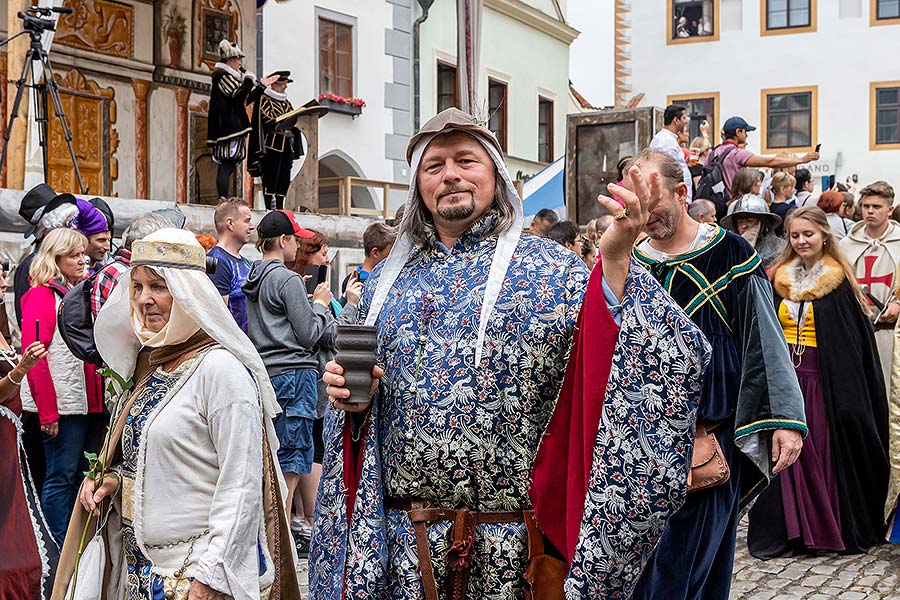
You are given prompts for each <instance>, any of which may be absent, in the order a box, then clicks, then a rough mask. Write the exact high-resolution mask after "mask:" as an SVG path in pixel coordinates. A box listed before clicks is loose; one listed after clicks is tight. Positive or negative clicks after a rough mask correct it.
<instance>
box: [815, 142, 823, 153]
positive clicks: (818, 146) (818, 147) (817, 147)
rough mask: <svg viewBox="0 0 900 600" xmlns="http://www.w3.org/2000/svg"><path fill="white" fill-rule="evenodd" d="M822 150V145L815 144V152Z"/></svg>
mask: <svg viewBox="0 0 900 600" xmlns="http://www.w3.org/2000/svg"><path fill="white" fill-rule="evenodd" d="M821 149H822V144H816V152H818V151H819V150H821Z"/></svg>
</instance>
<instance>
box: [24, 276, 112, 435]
mask: <svg viewBox="0 0 900 600" xmlns="http://www.w3.org/2000/svg"><path fill="white" fill-rule="evenodd" d="M54 290H57V291H54ZM66 291H67V290H66V289H65V288H63V287H62V286H60V285H59V284H57V283H55V282H51V283H49V284H47V285H42V286H39V287H34V288H31V289H30V290H28V291H27V292H26V293H25V295H24V296H23V297H22V347H23V348H26V347H28V345H29V344H31V343H32V342H34V341H35V329H36V324H37V322H38V321H40V341H41V342H42V343H43V344H44V346H45V347H46V348H47V350H48V351H49V355H48V357H47V358H45V359H43V360H42V361H40V362H39V363H38V364H36V365H35V366H34V368H33V369H31V371H30V372H29V373H28V388H29V389H28V390H27V391H26V393H23V404H24V405H25V409H26V410H28V409H29V408H31V409H32V410H34V408H35V407H36V409H37V413H38V416H39V417H40V421H41V424H46V423H53V422H54V421H57V420H59V417H60V415H83V414H88V413H98V412H102V411H103V383H102V381H101V378H100V375H99V374H98V373H97V368H96V367H95V366H94V365H89V364H86V363H84V362H82V361H80V360H78V359H77V358H75V357H74V356H73V355H72V353H71V352H70V351H69V349H68V348H67V347H66V344H65V342H63V340H62V337H61V336H60V334H59V331H57V328H56V311H57V308H58V306H59V300H60V298H61V294H64V293H65V292H66ZM23 391H25V390H23ZM27 392H30V396H31V397H32V398H33V400H34V403H33V405H32V404H31V403H30V402H28V398H27V396H28V395H29V394H28V393H27Z"/></svg>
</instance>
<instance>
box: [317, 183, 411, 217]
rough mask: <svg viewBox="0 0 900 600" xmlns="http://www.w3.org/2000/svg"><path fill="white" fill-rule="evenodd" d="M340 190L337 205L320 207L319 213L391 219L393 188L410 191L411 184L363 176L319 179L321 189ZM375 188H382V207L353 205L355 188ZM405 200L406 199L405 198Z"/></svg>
mask: <svg viewBox="0 0 900 600" xmlns="http://www.w3.org/2000/svg"><path fill="white" fill-rule="evenodd" d="M335 187H337V190H338V205H337V207H336V208H335V207H322V206H320V207H319V211H318V212H319V213H321V214H325V215H340V216H342V217H348V216H361V217H382V218H384V219H389V218H391V217H393V215H394V211H393V210H391V208H390V197H391V191H392V190H398V191H402V192H408V191H409V185H408V184H405V183H394V182H392V181H377V180H375V179H363V178H361V177H323V178H321V179H319V191H320V194H321V191H322V188H335ZM354 187H356V188H366V189H367V188H375V189H380V190H381V193H382V197H381V202H382V207H381V208H363V207H360V206H353V188H354ZM404 200H405V199H404Z"/></svg>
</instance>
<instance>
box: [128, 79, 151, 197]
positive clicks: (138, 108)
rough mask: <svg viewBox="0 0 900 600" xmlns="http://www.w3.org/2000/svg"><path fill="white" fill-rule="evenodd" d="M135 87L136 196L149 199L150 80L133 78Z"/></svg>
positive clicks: (132, 83) (132, 84)
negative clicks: (148, 109) (148, 95)
mask: <svg viewBox="0 0 900 600" xmlns="http://www.w3.org/2000/svg"><path fill="white" fill-rule="evenodd" d="M131 87H132V88H133V89H134V194H135V195H134V197H135V198H140V199H143V200H146V199H147V197H148V196H147V175H148V173H147V117H148V114H147V94H148V93H149V92H150V82H149V81H146V80H144V79H132V80H131Z"/></svg>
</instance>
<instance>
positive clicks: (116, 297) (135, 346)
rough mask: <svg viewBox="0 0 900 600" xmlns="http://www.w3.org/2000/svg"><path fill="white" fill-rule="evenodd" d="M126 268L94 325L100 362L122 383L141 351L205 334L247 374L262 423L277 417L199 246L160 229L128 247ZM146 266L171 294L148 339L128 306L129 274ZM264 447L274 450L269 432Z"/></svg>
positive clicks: (268, 387)
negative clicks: (165, 316)
mask: <svg viewBox="0 0 900 600" xmlns="http://www.w3.org/2000/svg"><path fill="white" fill-rule="evenodd" d="M131 260H132V263H131V264H132V266H131V268H130V269H128V270H127V271H125V273H123V274H122V276H121V277H120V278H119V283H118V285H117V286H116V289H114V290H113V292H112V294H110V297H109V300H107V301H106V303H105V304H104V305H103V308H102V309H101V310H100V313H99V314H98V315H97V320H96V322H95V324H94V339H95V340H96V343H97V350H98V351H99V352H100V355H101V356H102V357H103V360H105V361H106V363H107V364H108V365H109V366H110V367H111V368H112V369H113V370H114V371H115V372H116V373H118V374H120V375H122V376H123V377H124V378H126V379H127V378H128V377H130V376H131V375H132V373H133V372H134V367H135V363H136V361H137V355H138V352H140V350H141V348H142V347H143V346H144V345H146V346H150V347H157V346H163V345H172V344H178V343H181V342H184V341H186V340H187V339H188V338H190V337H191V336H192V335H193V334H194V333H196V332H197V330H198V329H202V330H203V331H205V332H206V333H207V334H208V335H209V337H211V338H212V339H214V340H215V341H216V342H217V343H218V344H220V345H221V346H222V347H223V348H225V349H226V350H228V351H229V352H231V353H232V354H233V355H234V356H235V357H237V359H238V360H239V361H241V363H243V364H244V365H245V366H246V367H247V369H249V370H250V372H251V373H252V374H253V378H254V379H255V380H256V385H257V386H258V387H259V394H260V400H261V402H262V409H263V413H264V414H265V415H266V416H267V417H269V418H268V419H264V421H265V422H266V423H267V424H271V417H273V416H275V415H276V414H277V413H279V412H281V408H280V407H279V405H278V401H277V400H276V398H275V391H274V390H273V389H272V383H271V382H270V381H269V375H268V373H267V372H266V367H265V365H263V362H262V359H261V358H260V356H259V353H258V352H257V351H256V348H254V346H253V343H252V342H251V341H250V338H248V337H247V335H246V334H245V333H244V332H243V331H241V329H240V327H238V325H237V323H236V322H235V320H234V317H232V315H231V313H230V312H228V308H227V307H226V306H225V303H224V302H222V296H221V295H219V292H218V291H217V290H216V288H215V286H214V285H213V284H212V281H210V279H209V277H208V276H207V275H206V270H205V269H206V255H205V252H204V251H203V247H202V246H201V245H200V242H198V241H197V239H196V238H195V237H194V234H192V233H191V232H190V231H185V230H184V229H171V228H166V229H160V230H158V231H155V232H154V233H151V234H150V235H148V236H147V237H145V238H144V239H143V240H141V241H136V242H134V244H133V246H132V259H131ZM137 266H147V267H149V268H151V269H153V271H154V272H156V273H157V274H158V275H159V276H160V277H162V278H164V279H165V280H166V285H167V286H168V288H169V293H171V294H172V299H173V301H172V311H171V313H170V317H169V322H168V324H167V325H166V327H164V328H163V330H161V331H160V332H159V333H157V334H155V335H154V334H148V332H147V331H146V329H145V328H143V327H142V325H143V323H142V321H141V319H140V317H139V315H138V316H136V315H135V310H134V308H133V307H132V304H131V273H132V271H133V270H134V268H135V267H137ZM269 434H270V435H269V441H270V443H271V444H272V445H274V446H277V445H278V441H277V438H275V437H274V436H275V432H274V431H269Z"/></svg>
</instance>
